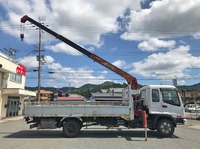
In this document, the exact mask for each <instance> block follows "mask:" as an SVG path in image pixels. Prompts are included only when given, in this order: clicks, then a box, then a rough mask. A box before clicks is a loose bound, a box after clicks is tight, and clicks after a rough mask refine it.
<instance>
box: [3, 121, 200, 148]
mask: <svg viewBox="0 0 200 149" xmlns="http://www.w3.org/2000/svg"><path fill="white" fill-rule="evenodd" d="M199 126H200V121H196V120H189V121H188V125H187V126H179V127H178V128H176V130H175V133H174V136H173V137H171V138H160V137H158V136H157V133H156V131H150V130H149V131H148V141H145V138H144V130H143V129H124V128H123V127H120V128H118V129H108V130H106V129H103V128H105V127H101V126H95V127H94V126H93V127H90V128H91V129H84V128H83V129H82V130H81V133H80V134H79V136H78V137H77V138H65V137H64V135H63V134H62V130H61V129H56V130H36V129H33V130H30V129H29V125H27V124H26V123H25V122H24V121H23V120H17V121H16V120H15V121H4V122H1V123H0V148H1V149H77V148H78V149H129V148H131V149H134V148H137V149H147V148H149V149H153V148H154V149H169V148H170V149H199V148H200V129H199V128H200V127H199Z"/></svg>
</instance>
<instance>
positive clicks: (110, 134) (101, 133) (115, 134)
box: [4, 129, 179, 141]
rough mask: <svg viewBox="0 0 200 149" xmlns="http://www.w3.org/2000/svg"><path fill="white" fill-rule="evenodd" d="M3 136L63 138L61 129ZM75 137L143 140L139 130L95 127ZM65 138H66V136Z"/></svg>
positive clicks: (153, 135) (149, 133)
mask: <svg viewBox="0 0 200 149" xmlns="http://www.w3.org/2000/svg"><path fill="white" fill-rule="evenodd" d="M147 134H148V138H157V139H163V138H162V137H158V135H157V132H156V131H148V132H147ZM4 138H23V139H24V138H27V139H28V138H65V136H64V135H63V133H62V131H61V130H24V131H19V132H16V133H12V134H9V135H7V136H5V137H4ZM76 138H125V140H127V141H144V139H142V138H145V134H144V131H141V130H121V129H113V130H105V129H104V130H97V129H95V130H94V129H82V130H81V131H80V133H79V135H78V136H77V137H76ZM170 138H175V139H178V138H179V137H177V136H175V135H173V136H172V137H170ZM66 139H67V138H66Z"/></svg>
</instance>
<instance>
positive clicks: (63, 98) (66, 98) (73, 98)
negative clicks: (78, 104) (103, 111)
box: [57, 97, 83, 101]
mask: <svg viewBox="0 0 200 149" xmlns="http://www.w3.org/2000/svg"><path fill="white" fill-rule="evenodd" d="M57 100H69V101H79V100H81V101H83V98H82V97H57Z"/></svg>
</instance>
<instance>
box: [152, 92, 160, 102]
mask: <svg viewBox="0 0 200 149" xmlns="http://www.w3.org/2000/svg"><path fill="white" fill-rule="evenodd" d="M152 101H153V102H159V101H160V100H159V91H158V90H157V89H152Z"/></svg>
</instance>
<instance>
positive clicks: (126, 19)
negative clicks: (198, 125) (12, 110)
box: [0, 0, 200, 88]
mask: <svg viewBox="0 0 200 149" xmlns="http://www.w3.org/2000/svg"><path fill="white" fill-rule="evenodd" d="M199 14H200V1H199V0H184V1H183V0H173V1H172V0H101V1H99V0H73V1H72V0H17V1H13V0H6V1H5V0H0V51H1V52H3V53H5V54H8V51H7V50H6V49H8V48H11V49H13V50H15V51H16V54H15V55H13V56H11V57H12V58H13V59H15V60H18V62H19V63H21V64H23V65H25V66H26V68H27V74H26V86H37V84H38V72H37V69H38V61H37V55H38V45H39V31H38V28H37V27H36V26H34V25H33V24H31V23H30V22H28V21H27V22H26V23H25V24H21V23H20V19H21V18H22V17H23V16H24V15H28V16H29V17H31V18H32V19H34V20H36V21H39V22H41V23H43V24H44V25H45V26H47V27H48V28H50V29H51V30H53V31H55V32H57V33H58V34H61V35H62V36H64V37H66V38H68V39H69V40H72V41H73V42H75V43H77V44H79V45H80V46H82V47H83V48H85V49H87V50H88V51H90V52H91V53H94V54H96V55H98V56H100V57H102V58H103V59H105V60H107V61H108V62H110V63H112V64H114V65H115V66H117V67H119V68H121V69H123V70H124V71H126V72H128V73H129V74H131V75H132V76H134V77H136V79H137V81H138V83H139V84H141V85H150V84H169V85H172V79H177V81H178V85H193V84H196V83H199V82H200V74H199V70H200V46H199V41H200V15H199ZM20 34H24V40H23V41H21V39H20ZM41 49H42V55H44V60H45V63H44V64H43V65H42V70H41V86H44V87H56V88H60V87H66V86H73V87H80V86H82V85H84V84H87V83H90V84H101V83H103V82H105V81H113V82H116V83H126V80H125V79H124V78H122V77H121V76H119V75H117V74H115V73H114V72H112V71H110V70H109V69H107V68H105V67H103V66H101V65H100V64H98V63H96V62H93V61H92V60H91V59H90V58H88V57H87V56H85V55H84V54H82V53H80V52H78V51H77V50H76V49H73V48H71V47H69V46H68V45H66V44H65V43H63V42H61V41H59V40H58V39H56V38H55V37H53V36H51V35H50V34H48V33H46V32H44V31H43V32H42V47H41Z"/></svg>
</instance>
